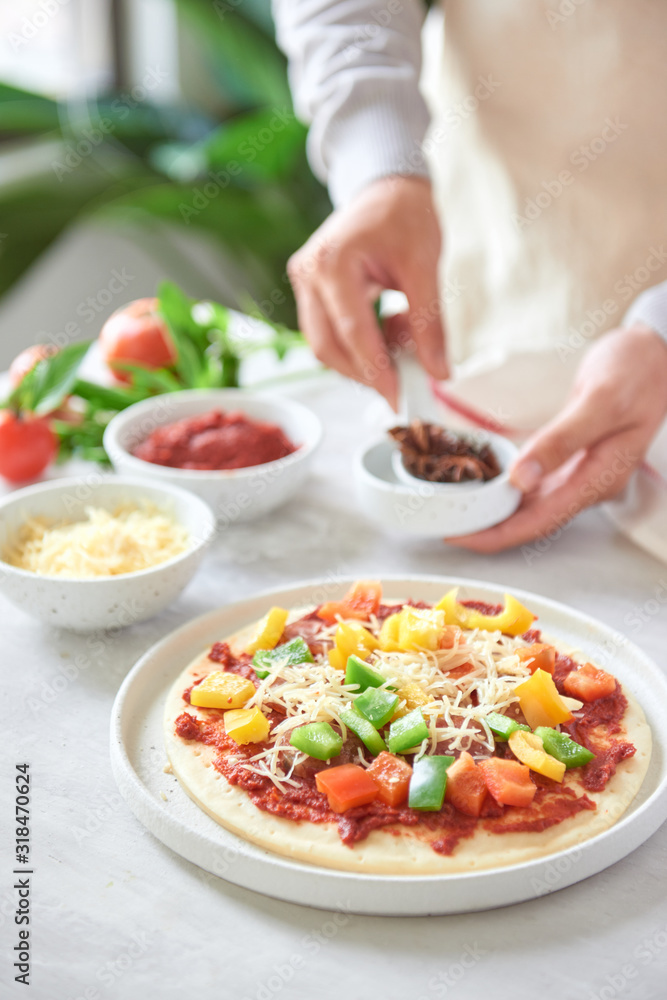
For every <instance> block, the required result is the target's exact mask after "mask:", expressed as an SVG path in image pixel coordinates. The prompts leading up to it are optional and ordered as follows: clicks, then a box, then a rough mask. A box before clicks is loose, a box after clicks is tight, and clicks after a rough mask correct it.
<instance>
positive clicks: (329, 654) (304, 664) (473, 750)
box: [165, 581, 651, 875]
mask: <svg viewBox="0 0 667 1000" xmlns="http://www.w3.org/2000/svg"><path fill="white" fill-rule="evenodd" d="M165 739H166V748H167V753H168V756H169V760H170V764H171V767H172V769H173V771H174V773H175V774H176V776H177V778H178V780H179V782H180V783H181V785H182V786H183V788H184V789H185V791H186V792H187V793H188V795H190V797H191V798H192V799H193V800H194V801H195V802H196V803H197V804H198V805H199V806H200V807H201V808H202V809H204V810H205V811H206V812H207V813H208V814H209V815H210V816H212V817H213V818H214V819H215V820H216V821H217V822H218V823H220V824H221V825H222V826H224V827H226V828H227V829H228V830H231V831H232V832H233V833H235V834H237V835H239V836H240V837H242V838H244V839H245V840H247V841H251V842H252V843H254V844H257V845H260V846H261V847H264V848H266V849H268V850H270V851H273V852H275V853H277V854H281V855H284V856H287V857H291V858H295V859H298V860H299V861H304V862H308V863H311V864H316V865H324V866H326V867H331V868H338V869H342V870H351V871H360V872H369V873H370V872H374V873H385V874H395V875H421V874H430V873H449V872H463V871H474V870H477V869H488V868H494V867H499V866H505V865H511V864H516V863H519V862H522V861H526V860H529V859H532V858H538V857H543V856H546V855H549V854H552V853H554V852H556V851H559V850H562V849H564V848H569V847H573V846H574V845H576V844H578V843H580V842H581V841H584V840H587V839H589V838H591V837H593V836H595V835H596V834H598V833H601V832H602V831H603V830H605V829H607V828H608V827H610V826H612V825H613V824H614V823H615V822H617V821H618V819H619V818H620V817H621V816H622V814H623V813H624V812H625V811H626V809H627V808H628V806H629V805H630V803H631V802H632V800H633V799H634V797H635V796H636V794H637V792H638V791H639V789H640V786H641V784H642V781H643V779H644V776H645V774H646V770H647V767H648V764H649V759H650V755H651V733H650V730H649V727H648V725H647V723H646V720H645V718H644V714H643V712H642V710H641V707H640V706H639V705H638V704H637V702H636V701H635V700H634V698H633V697H632V696H631V695H630V693H629V692H627V691H625V690H623V688H622V687H621V684H620V683H619V681H618V680H617V679H616V678H615V677H613V676H612V675H611V674H610V673H608V672H607V671H605V670H602V669H600V668H599V667H598V666H596V665H595V664H592V663H590V662H587V661H586V660H585V659H584V658H583V657H581V656H578V655H577V654H576V652H574V651H572V650H569V649H565V648H564V647H563V645H562V644H561V643H559V641H558V639H557V637H547V636H544V635H542V634H541V632H540V631H539V630H538V628H537V627H536V622H535V616H534V615H533V613H532V612H531V611H530V609H529V608H526V607H524V606H523V605H522V604H520V603H519V602H518V601H517V600H516V599H515V598H513V597H512V596H511V595H506V596H505V605H504V607H503V606H492V605H489V604H484V603H480V602H477V601H466V600H460V599H459V595H458V592H457V591H456V590H451V591H449V592H447V593H446V594H444V596H443V597H442V599H441V600H440V601H439V602H438V603H437V604H435V605H429V604H426V603H424V602H420V601H412V600H410V599H409V595H405V597H404V598H403V599H402V600H397V599H394V600H388V599H387V598H385V597H383V594H382V588H381V586H380V584H379V583H376V582H369V581H361V582H359V583H356V584H355V585H354V586H353V587H352V588H351V589H350V591H349V592H348V593H347V594H346V595H345V597H343V598H342V599H341V600H339V601H334V602H329V603H326V604H321V605H318V606H316V607H308V608H303V607H301V608H296V609H293V608H279V607H272V608H269V609H267V613H266V615H265V616H264V618H263V619H262V620H261V621H259V622H257V623H255V624H254V625H252V626H249V627H247V628H244V629H243V630H242V631H239V632H237V633H236V634H235V635H233V636H227V637H221V641H219V642H216V643H215V644H214V645H213V646H212V647H210V648H207V649H206V650H204V651H203V652H202V654H201V655H200V656H198V657H197V659H196V660H195V661H194V662H193V663H190V664H189V665H187V666H186V667H185V668H184V670H183V672H182V673H181V675H180V676H179V677H178V679H177V680H176V682H175V683H174V685H173V687H172V689H171V691H170V694H169V697H168V700H167V705H166V713H165Z"/></svg>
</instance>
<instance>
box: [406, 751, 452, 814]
mask: <svg viewBox="0 0 667 1000" xmlns="http://www.w3.org/2000/svg"><path fill="white" fill-rule="evenodd" d="M453 763H454V758H453V757H445V756H434V757H422V758H421V760H417V761H415V763H414V764H413V765H412V777H411V778H410V790H409V793H408V805H409V806H410V808H411V809H423V810H424V811H425V812H437V811H438V810H439V809H442V803H443V802H444V801H445V788H446V787H447V768H448V767H449V766H450V764H453Z"/></svg>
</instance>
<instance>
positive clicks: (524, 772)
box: [477, 757, 537, 806]
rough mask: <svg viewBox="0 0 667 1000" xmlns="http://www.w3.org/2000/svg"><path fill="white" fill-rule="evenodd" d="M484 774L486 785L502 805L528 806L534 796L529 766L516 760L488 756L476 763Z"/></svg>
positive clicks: (534, 789)
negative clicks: (486, 758)
mask: <svg viewBox="0 0 667 1000" xmlns="http://www.w3.org/2000/svg"><path fill="white" fill-rule="evenodd" d="M477 766H478V767H479V769H480V771H481V772H482V774H483V775H484V780H485V781H486V787H487V788H488V790H489V791H490V792H491V794H492V795H493V797H494V799H495V800H496V802H498V803H500V805H502V806H529V805H530V803H531V802H532V801H533V799H534V798H535V792H536V791H537V787H536V785H534V784H533V780H532V778H531V776H530V768H528V767H526V765H525V764H520V763H519V761H518V760H503V759H502V758H500V757H490V758H489V759H488V760H483V761H481V762H480V763H479V764H478V765H477Z"/></svg>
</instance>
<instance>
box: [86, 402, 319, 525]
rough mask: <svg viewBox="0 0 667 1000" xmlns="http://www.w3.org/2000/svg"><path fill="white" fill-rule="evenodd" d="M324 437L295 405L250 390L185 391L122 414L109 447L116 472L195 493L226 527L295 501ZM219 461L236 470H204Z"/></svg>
mask: <svg viewBox="0 0 667 1000" xmlns="http://www.w3.org/2000/svg"><path fill="white" fill-rule="evenodd" d="M215 414H218V415H221V416H222V419H220V417H214V416H213V415H215ZM321 438H322V425H321V423H320V421H319V419H318V418H317V417H316V416H315V414H314V413H313V412H312V411H311V410H309V409H308V408H307V407H305V406H303V405H302V404H301V403H297V402H295V401H294V400H291V399H285V398H283V397H278V396H273V395H269V394H268V393H258V392H250V391H247V390H244V389H187V390H183V391H181V392H173V393H165V394H163V395H160V396H153V397H152V398H151V399H147V400H143V401H142V402H141V403H135V404H133V405H132V406H129V407H128V408H127V409H126V410H123V411H122V412H121V413H119V414H117V416H115V417H114V418H113V420H111V422H110V423H109V426H108V427H107V429H106V431H105V434H104V447H105V449H106V451H107V454H108V455H109V458H110V460H111V462H112V464H113V467H114V469H115V470H116V472H119V473H121V474H125V475H133V476H142V477H146V478H149V479H153V480H160V481H162V482H167V483H172V484H173V485H174V486H182V487H184V488H185V489H189V490H192V492H193V493H196V494H197V495H198V496H200V497H201V498H202V499H203V500H205V501H206V502H207V503H208V504H209V505H210V507H211V508H212V509H213V512H214V515H215V518H216V521H217V524H218V528H223V529H224V528H225V527H228V526H229V525H232V524H235V523H238V522H242V521H252V520H254V519H255V518H258V517H261V516H263V515H264V514H267V513H268V512H269V511H271V510H274V509H275V508H276V507H279V506H280V505H281V504H283V503H285V502H286V501H287V500H289V499H290V497H292V496H294V494H295V493H297V492H298V490H299V489H300V488H301V486H302V485H303V483H304V482H305V480H306V477H307V476H308V473H309V471H310V467H311V463H312V459H313V456H314V454H315V452H316V450H317V448H318V446H319V444H320V441H321ZM190 446H191V447H190ZM274 454H275V455H276V456H278V457H276V458H271V456H272V455H274ZM267 458H268V459H270V460H267ZM218 462H224V463H225V464H227V465H229V464H230V463H231V466H232V467H227V468H220V467H218V468H210V467H208V468H207V467H206V466H210V465H214V464H216V463H218ZM172 463H173V464H172ZM184 465H185V466H186V467H183V466H184Z"/></svg>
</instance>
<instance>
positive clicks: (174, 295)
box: [158, 281, 205, 389]
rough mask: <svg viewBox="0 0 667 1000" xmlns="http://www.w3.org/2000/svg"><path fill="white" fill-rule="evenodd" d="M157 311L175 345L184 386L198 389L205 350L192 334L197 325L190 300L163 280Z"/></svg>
mask: <svg viewBox="0 0 667 1000" xmlns="http://www.w3.org/2000/svg"><path fill="white" fill-rule="evenodd" d="M158 311H159V313H160V315H161V316H162V318H163V319H164V321H165V323H166V324H167V327H168V329H169V333H170V335H171V339H172V341H173V344H174V347H175V348H176V354H177V357H176V361H175V362H174V369H175V370H176V371H177V372H178V374H179V375H180V376H181V379H182V380H183V384H184V386H185V388H187V389H195V388H197V387H198V386H199V385H200V381H201V379H202V377H204V375H205V367H204V358H203V351H202V350H201V349H200V348H199V347H198V345H197V344H196V343H195V341H193V339H192V337H191V335H190V330H191V329H192V328H193V327H195V324H194V321H193V319H192V314H191V304H190V300H189V299H188V298H187V297H186V296H185V295H184V294H183V292H182V291H181V290H180V289H179V288H177V286H176V285H174V284H172V283H171V282H168V281H163V282H162V283H161V284H160V286H159V288H158Z"/></svg>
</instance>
